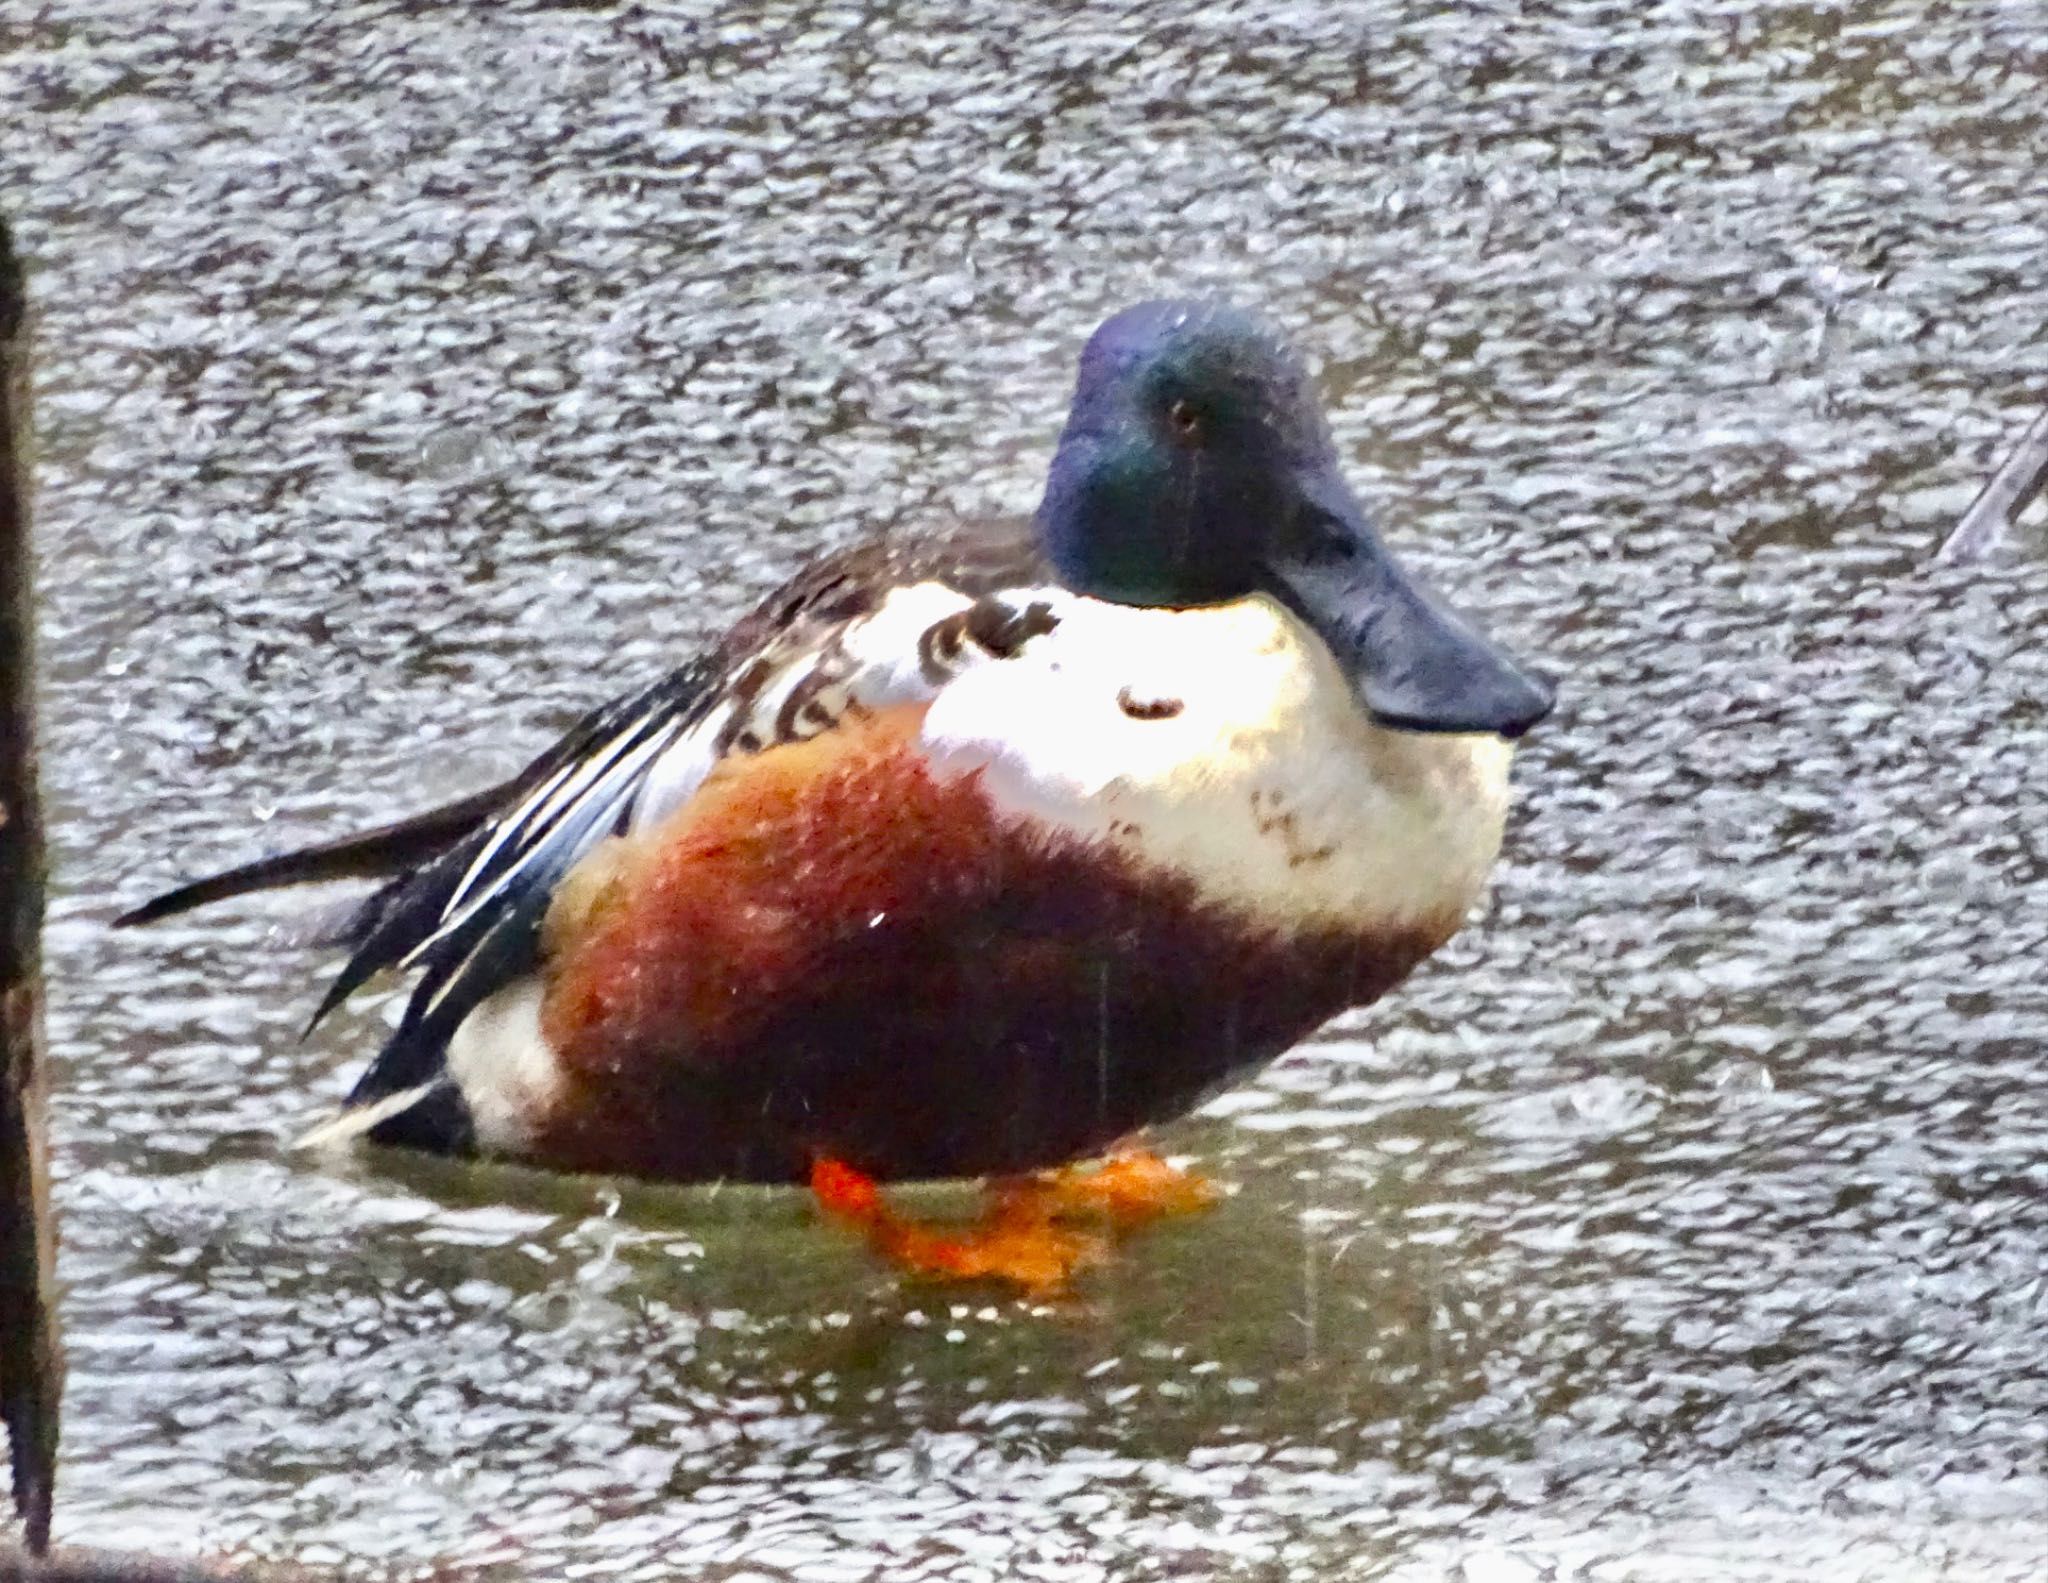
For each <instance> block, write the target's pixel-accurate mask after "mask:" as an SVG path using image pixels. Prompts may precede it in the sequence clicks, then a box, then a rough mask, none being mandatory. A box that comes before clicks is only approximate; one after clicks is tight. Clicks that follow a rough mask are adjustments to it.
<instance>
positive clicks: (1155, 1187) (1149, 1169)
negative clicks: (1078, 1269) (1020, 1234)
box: [1034, 1149, 1223, 1231]
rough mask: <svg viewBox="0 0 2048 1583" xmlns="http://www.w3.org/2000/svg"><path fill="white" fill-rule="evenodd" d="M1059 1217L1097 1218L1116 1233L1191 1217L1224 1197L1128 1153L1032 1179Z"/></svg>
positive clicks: (1142, 1153) (1146, 1153)
mask: <svg viewBox="0 0 2048 1583" xmlns="http://www.w3.org/2000/svg"><path fill="white" fill-rule="evenodd" d="M1034 1185H1036V1186H1037V1187H1038V1189H1039V1190H1040V1191H1041V1192H1043V1193H1045V1194H1046V1195H1047V1196H1048V1197H1049V1199H1050V1200H1051V1202H1052V1204H1053V1206H1054V1207H1053V1213H1054V1214H1055V1215H1059V1216H1070V1215H1099V1216H1101V1217H1103V1218H1105V1219H1107V1220H1108V1221H1109V1222H1110V1223H1111V1224H1112V1225H1114V1226H1115V1227H1116V1228H1117V1229H1118V1230H1120V1231H1131V1230H1135V1229H1136V1228H1137V1227H1139V1226H1143V1225H1146V1224H1148V1223H1149V1222H1151V1221H1154V1220H1158V1219H1161V1218H1162V1217H1164V1216H1166V1215H1190V1214H1194V1213H1195V1212H1197V1211H1198V1210H1203V1209H1208V1208H1210V1207H1212V1206H1213V1205H1215V1204H1216V1203H1217V1202H1218V1201H1219V1200H1221V1198H1222V1197H1223V1193H1222V1190H1221V1189H1220V1188H1218V1187H1217V1186H1216V1184H1215V1183H1213V1182H1211V1181H1209V1180H1207V1179H1206V1178H1204V1177H1201V1176H1197V1175H1196V1174H1195V1173H1194V1172H1192V1171H1185V1170H1182V1169H1181V1168H1180V1167H1179V1166H1177V1165H1169V1164H1168V1163H1167V1162H1166V1161H1165V1160H1162V1159H1161V1158H1160V1157H1159V1156H1158V1155H1156V1154H1154V1153H1152V1152H1151V1151H1150V1150H1147V1149H1128V1150H1122V1151H1119V1152H1118V1153H1116V1154H1112V1155H1110V1156H1109V1157H1108V1158H1107V1159H1104V1160H1100V1161H1097V1162H1095V1163H1093V1164H1085V1163H1084V1164H1080V1165H1067V1166H1062V1167H1061V1168H1060V1169H1059V1170H1057V1171H1048V1172H1046V1173H1044V1174H1043V1175H1042V1176H1039V1177H1037V1178H1035V1179H1034Z"/></svg>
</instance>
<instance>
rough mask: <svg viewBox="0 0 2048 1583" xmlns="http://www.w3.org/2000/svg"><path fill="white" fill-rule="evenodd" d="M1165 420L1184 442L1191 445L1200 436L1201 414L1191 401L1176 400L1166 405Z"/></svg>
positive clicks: (1176, 435)
mask: <svg viewBox="0 0 2048 1583" xmlns="http://www.w3.org/2000/svg"><path fill="white" fill-rule="evenodd" d="M1166 421H1167V423H1168V425H1169V426H1170V427H1171V428H1172V429H1173V432H1174V435H1175V437H1176V438H1177V439H1179V440H1180V441H1182V442H1183V443H1184V444H1188V445H1192V444H1194V443H1195V441H1197V440H1199V439H1200V438H1201V437H1202V415H1201V414H1200V413H1199V412H1197V411H1196V410H1195V404H1194V403H1193V402H1192V401H1176V402H1175V403H1174V404H1173V405H1172V406H1170V407H1168V408H1167V409H1166Z"/></svg>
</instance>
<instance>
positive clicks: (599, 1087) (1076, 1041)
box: [532, 709, 1459, 1180]
mask: <svg viewBox="0 0 2048 1583" xmlns="http://www.w3.org/2000/svg"><path fill="white" fill-rule="evenodd" d="M919 719H920V711H918V710H915V709H910V710H901V711H893V712H891V713H889V714H886V715H882V716H878V717H875V718H873V719H870V720H866V721H860V722H853V721H849V722H847V723H845V724H843V725H842V726H841V727H840V728H838V729H836V730H833V731H828V732H826V733H824V734H823V735H822V736H819V737H817V738H814V739H812V740H811V741H808V742H802V743H796V744H792V745H790V746H787V747H782V748H777V749H774V750H773V751H770V752H767V753H763V754H760V755H758V756H754V757H748V758H743V759H738V760H733V761H728V763H727V764H726V765H725V766H723V767H722V768H721V769H720V770H719V771H718V772H717V773H716V774H714V776H713V777H712V778H711V780H709V781H708V782H707V783H706V785H705V786H704V788H703V789H702V790H701V791H700V792H699V793H698V794H697V795H696V796H695V797H694V798H693V799H692V800H691V801H690V802H689V804H687V805H686V806H685V807H684V808H682V809H681V810H679V811H678V812H677V814H676V815H675V816H673V817H672V818H671V819H670V820H669V821H668V822H667V823H666V824H664V825H663V826H661V827H659V828H657V829H656V830H654V831H652V832H650V833H649V834H648V835H647V836H644V837H640V838H635V839H633V840H631V841H620V842H614V843H610V844H609V845H608V846H607V847H605V848H602V849H600V851H599V852H598V853H596V854H593V856H592V858H591V859H589V860H588V861H587V862H586V864H585V865H584V866H583V867H582V868H581V869H579V870H578V872H577V873H576V874H575V875H574V876H572V877H571V880H570V882H569V883H568V884H566V885H565V886H564V888H563V891H562V894H561V895H560V896H559V897H558V898H557V901H556V904H555V907H554V909H553V910H552V912H551V913H550V915H549V919H548V947H549V955H550V962H549V968H548V990H547V997H546V1002H545V1008H544V1011H543V1015H542V1023H543V1028H544V1031H545V1033H546V1035H547V1038H548V1039H549V1041H550V1043H551V1044H552V1045H553V1046H554V1047H555V1049H556V1050H557V1051H558V1052H559V1054H560V1056H561V1058H562V1060H563V1062H564V1065H565V1067H566V1068H567V1071H568V1082H567V1084H566V1085H565V1088H564V1091H563V1094H562V1096H561V1099H560V1101H559V1103H558V1104H557V1105H556V1106H555V1107H554V1108H553V1110H552V1112H551V1114H550V1115H548V1116H547V1117H545V1118H543V1120H542V1125H541V1127H540V1128H539V1131H538V1134H537V1136H536V1138H535V1140H534V1144H533V1150H532V1152H533V1153H534V1154H535V1155H536V1156H538V1157H539V1158H540V1159H542V1160H544V1161H546V1162H548V1163H551V1164H555V1165H559V1166H564V1167H569V1168H581V1169H590V1170H607V1171H627V1172H632V1173H636V1174H641V1175H646V1176H653V1177H666V1178H674V1179H702V1178H709V1177H739V1178H753V1179H760V1180H783V1179H799V1178H801V1177H803V1176H804V1174H805V1173H806V1172H807V1171H808V1169H809V1167H810V1163H811V1160H812V1158H813V1157H814V1156H815V1155H817V1154H819V1153H829V1154H831V1155H833V1156H835V1157H837V1158H840V1159H843V1160H846V1161H848V1162H850V1163H851V1164H853V1165H855V1166H858V1167H859V1168H860V1169H862V1170H864V1171H866V1172H869V1173H870V1174H873V1175H876V1176H882V1177H915V1176H952V1175H968V1176H979V1175H985V1174H988V1173H991V1172H1004V1171H1017V1170H1023V1169H1028V1168H1033V1167H1037V1166H1042V1165H1048V1164H1052V1163H1055V1162H1058V1161H1061V1160H1065V1159H1071V1158H1074V1157H1076V1156H1078V1155H1082V1154H1086V1153H1089V1152H1091V1151H1093V1150H1096V1149H1099V1148H1101V1147H1103V1146H1104V1145H1106V1144H1108V1143H1110V1142H1113V1141H1114V1140H1115V1139H1117V1138H1119V1137H1121V1136H1123V1135H1124V1134H1126V1133H1128V1132H1130V1131H1132V1130H1133V1129H1135V1128H1137V1127H1139V1126H1142V1125H1144V1124H1146V1123H1148V1122H1153V1121H1159V1120H1164V1119H1166V1118H1168V1117H1171V1116H1174V1115H1176V1114H1179V1113H1180V1112H1181V1111H1183V1110H1185V1109H1187V1108H1188V1107H1189V1106H1190V1105H1192V1104H1193V1103H1194V1102H1195V1101H1196V1100H1197V1099H1199V1098H1200V1097H1201V1096H1202V1094H1203V1093H1204V1092H1205V1091H1207V1090H1209V1089H1211V1088H1213V1087H1215V1086H1216V1085H1218V1084H1219V1083H1221V1082H1223V1081H1225V1080H1226V1079H1228V1078H1230V1077H1232V1076H1234V1075H1237V1074H1241V1073H1243V1072H1246V1071H1248V1070H1250V1069H1251V1068H1253V1067H1256V1066H1258V1065H1260V1064H1262V1063H1263V1062H1265V1061H1267V1060H1270V1059H1271V1058H1272V1057H1273V1056H1275V1055H1277V1054H1279V1053H1280V1052H1281V1051H1282V1050H1284V1049H1286V1048H1287V1047H1288V1046H1289V1045H1291V1044H1293V1043H1294V1042H1295V1041H1296V1040H1298V1039H1300V1038H1301V1037H1302V1036H1303V1035H1304V1034H1306V1033H1308V1032H1309V1031H1310V1030H1311V1029H1313V1028H1314V1027H1315V1026H1316V1025H1317V1024H1318V1023H1320V1022H1322V1021H1324V1020H1325V1019H1326V1018H1328V1017H1330V1016H1331V1015H1333V1014H1334V1013H1336V1012H1337V1011H1340V1010H1342V1009H1343V1008H1344V1007H1346V1006H1352V1005H1362V1004H1364V1003H1365V1002H1367V1001H1370V1000H1373V999H1375V998H1376V997H1378V996H1379V995H1380V994H1382V993H1384V992H1385V991H1386V990H1387V989H1388V988H1390V987H1391V986H1392V985H1393V984H1395V983H1396V982H1398V981H1399V980H1400V979H1401V978H1402V977H1403V976H1404V975H1406V974H1407V972H1408V971H1409V969H1410V968H1412V967H1413V966H1414V965H1415V964H1416V963H1417V962H1418V961H1420V960H1421V959H1422V958H1423V957H1424V956H1426V955H1427V954H1428V953H1429V952H1430V951H1432V950H1434V949H1435V948H1436V947H1437V946H1438V945H1439V944H1441V943H1442V941H1443V940H1444V939H1446V938H1448V936H1449V935H1450V934H1451V933H1452V932H1453V931H1454V930H1455V928H1456V927H1457V924H1458V921H1459V920H1457V919H1456V918H1449V919H1445V920H1441V921H1440V922H1439V923H1437V924H1436V925H1434V926H1432V927H1428V928H1423V929H1417V930H1414V931H1411V932H1405V933H1402V934H1400V935H1399V936H1396V937H1392V938H1370V937H1361V936H1359V935H1357V934H1355V933H1352V932H1350V931H1344V930H1336V929H1324V930H1319V931H1315V932H1310V933H1302V934H1294V935H1291V936H1282V935H1280V934H1278V933H1275V932H1274V931H1272V930H1270V929H1267V928H1265V927H1262V926H1259V925H1257V924H1255V923H1253V922H1252V921H1250V920H1249V919H1247V918H1246V917H1244V916H1243V915H1242V914H1240V913H1238V912H1236V911H1234V910H1232V909H1229V908H1226V907H1222V906H1218V905H1216V904H1213V903H1209V902H1205V901H1203V900H1201V899H1200V898H1199V897H1198V896H1197V894H1196V891H1195V888H1194V886H1193V884H1192V883H1190V882H1188V881H1186V880H1183V879H1180V878H1177V877H1174V876H1171V875H1166V874H1160V873H1153V872H1149V871H1141V870H1140V869H1139V868H1138V867H1137V866H1136V865H1134V864H1133V863H1132V862H1131V861H1130V860H1129V859H1128V858H1125V857H1124V856H1122V855H1120V854H1118V853H1115V852H1113V851H1110V850H1109V849H1106V848H1103V847H1099V846H1095V845H1092V844H1089V843H1085V842H1081V841H1079V840H1075V839H1072V838H1061V837H1052V836H1047V835H1044V834H1036V833H1033V832H1030V831H1028V830H1023V829H1020V828H1017V827H1016V826H1015V825H1014V824H1008V823H1005V822H1003V821H1000V820H998V819H997V818H996V817H995V815H994V812H993V809H992V806H991V804H990V802H989V800H988V799H987V797H986V796H985V795H984V794H983V793H982V791H981V789H980V786H979V784H978V780H977V778H976V777H973V776H966V777H957V778H952V779H942V778H939V777H936V776H934V775H933V774H932V773H931V772H930V770H929V768H928V767H927V765H926V764H925V761H924V760H923V758H922V756H921V755H920V754H919V753H918V751H917V750H916V748H915V746H914V745H913V743H914V737H915V734H916V730H917V725H918V722H919Z"/></svg>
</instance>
